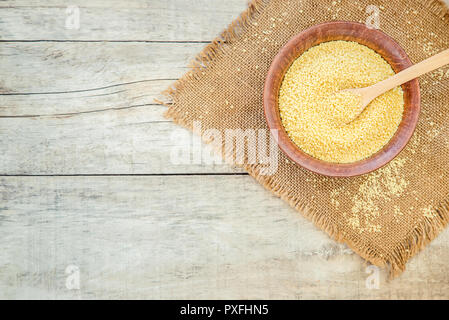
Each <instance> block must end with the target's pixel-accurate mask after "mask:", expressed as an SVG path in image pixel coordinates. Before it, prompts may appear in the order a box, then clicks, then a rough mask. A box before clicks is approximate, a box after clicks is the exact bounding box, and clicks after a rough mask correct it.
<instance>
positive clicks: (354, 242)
mask: <svg viewBox="0 0 449 320" xmlns="http://www.w3.org/2000/svg"><path fill="white" fill-rule="evenodd" d="M268 2H269V1H268V0H251V1H250V3H249V4H248V8H247V9H246V10H245V11H244V12H243V13H242V14H241V15H240V16H239V17H238V18H237V19H236V20H234V21H233V22H232V23H231V24H230V25H229V26H228V28H227V29H226V30H224V31H223V32H222V33H221V34H220V35H219V36H218V37H217V38H215V39H214V40H213V41H212V42H211V43H210V44H208V45H207V46H206V47H205V48H204V49H203V50H202V51H201V52H200V53H199V54H198V55H197V56H196V57H195V58H194V59H193V61H192V62H191V63H190V64H189V68H190V70H189V71H188V72H187V73H186V74H185V75H184V76H183V77H181V78H180V79H179V80H177V81H176V82H175V83H174V84H173V85H172V86H170V87H169V88H168V89H166V90H165V91H163V92H162V94H163V95H164V96H165V97H167V98H168V99H169V100H170V101H171V102H162V101H159V100H155V101H156V103H158V104H161V105H164V106H166V107H168V110H167V111H166V112H165V113H164V116H165V117H166V118H168V119H172V120H173V121H174V122H175V123H176V124H178V125H181V126H183V127H185V128H187V129H190V130H193V125H192V124H191V123H189V121H187V119H186V116H185V115H184V113H183V112H182V111H181V110H180V108H179V107H178V106H177V105H176V103H174V101H175V100H176V99H175V97H176V95H177V92H178V90H181V89H182V88H184V86H185V83H186V82H187V81H189V80H194V79H199V78H200V77H201V72H202V70H203V69H205V68H207V67H208V65H209V64H210V63H212V62H213V61H214V58H215V57H216V56H217V55H219V54H222V53H223V50H222V48H223V46H225V45H230V44H232V43H233V42H234V41H236V40H238V37H239V34H240V32H242V31H245V30H246V28H247V27H248V26H249V25H250V24H251V23H253V22H254V19H255V17H257V15H258V14H259V13H260V12H262V11H263V9H264V7H265V6H266V5H267V4H268ZM425 6H426V7H427V8H428V9H429V10H430V11H431V12H433V13H434V14H435V15H437V16H438V17H439V18H441V19H443V20H446V19H449V9H448V8H447V7H446V5H445V4H444V3H443V2H442V1H441V0H428V1H426V2H425ZM203 140H204V139H203ZM204 142H205V143H210V141H205V140H204ZM214 148H215V149H216V150H217V151H218V152H220V153H221V154H222V157H223V158H224V159H233V152H234V150H232V149H226V148H225V145H224V144H222V145H221V146H217V145H214ZM232 165H235V164H232ZM238 166H239V167H241V168H243V169H244V170H246V171H247V172H248V173H249V175H250V176H252V177H253V178H255V179H256V180H257V181H258V182H259V183H260V184H262V185H263V186H264V187H265V188H266V189H267V190H270V191H271V192H272V193H274V194H275V195H276V196H278V197H280V198H281V199H283V200H284V201H287V202H288V203H289V205H290V206H291V207H293V208H295V209H296V210H298V211H299V212H300V213H301V214H302V215H303V216H305V217H306V218H308V219H309V220H311V221H312V222H313V223H314V224H315V225H316V226H317V227H319V228H320V229H322V230H324V231H325V232H326V233H327V234H328V235H329V236H330V237H331V238H333V239H334V240H336V241H338V242H341V243H345V244H346V245H348V247H350V248H351V249H352V250H353V251H354V252H356V253H357V254H358V255H360V256H361V257H362V258H364V259H365V260H367V261H369V262H370V263H372V264H374V265H376V266H379V267H389V269H390V277H391V278H394V277H396V276H398V275H400V274H401V273H402V272H403V271H404V270H405V268H406V263H407V261H408V260H409V259H410V258H411V257H413V256H414V255H416V254H417V253H418V252H419V251H421V250H422V249H423V248H424V247H425V246H426V245H427V244H429V243H430V242H431V241H432V240H433V239H435V238H436V237H437V236H438V234H439V233H440V232H441V231H442V230H444V228H445V227H446V226H447V225H448V224H449V194H448V195H447V196H446V198H445V200H444V201H442V203H440V204H439V206H438V207H437V208H435V210H434V212H433V213H434V217H433V218H427V217H423V219H422V220H421V221H420V223H418V224H417V225H416V227H415V228H414V229H413V230H412V231H411V232H410V233H409V235H408V236H407V237H406V238H405V239H404V240H403V241H401V242H400V243H399V244H398V245H397V246H396V247H395V248H394V249H393V250H392V251H390V252H388V253H384V254H379V252H378V251H377V250H374V249H372V248H370V247H369V246H367V245H366V243H363V241H361V240H360V239H354V238H353V237H348V236H347V235H343V234H342V233H341V232H340V230H339V229H338V227H337V226H336V225H334V224H333V223H332V221H331V219H329V217H328V216H327V215H326V214H325V213H324V212H319V211H316V210H312V209H311V208H310V207H309V206H308V205H307V203H306V202H305V201H304V200H302V199H298V198H297V197H296V196H295V195H293V194H292V193H291V192H290V191H289V190H288V189H286V188H284V187H283V186H282V185H280V184H279V183H277V182H276V181H273V179H272V178H271V177H267V176H263V175H260V173H259V172H258V168H257V166H256V165H248V164H246V165H238Z"/></svg>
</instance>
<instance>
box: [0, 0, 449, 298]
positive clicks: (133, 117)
mask: <svg viewBox="0 0 449 320" xmlns="http://www.w3.org/2000/svg"><path fill="white" fill-rule="evenodd" d="M71 4H73V5H78V6H79V7H80V13H81V20H80V22H81V24H80V29H79V30H67V29H65V28H64V21H65V19H66V16H67V14H66V13H65V10H66V8H67V3H66V1H61V0H49V1H46V2H45V5H37V4H36V2H35V1H29V0H14V1H2V2H1V3H0V10H1V15H0V22H1V23H0V39H1V42H2V43H0V57H1V58H0V141H1V143H0V146H1V147H0V148H1V149H0V168H1V169H0V175H3V176H2V177H0V199H1V201H0V234H1V235H2V238H1V239H2V241H1V244H0V298H8V299H14V298H16V299H19V298H35V299H42V298H49V299H63V298H74V299H78V298H88V299H93V298H103V299H107V298H117V299H118V298H153V299H158V298H167V299H181V298H209V299H214V298H217V299H219V298H292V299H304V298H329V299H332V298H355V299H359V298H373V299H377V298H386V299H388V298H448V297H449V265H448V262H449V256H448V252H449V250H448V243H449V241H448V240H449V233H448V231H447V230H446V231H445V232H443V233H442V234H441V236H440V237H439V238H437V239H436V240H435V241H433V242H432V244H431V245H430V246H429V247H428V248H427V249H426V250H425V251H423V252H422V253H421V254H419V255H418V256H416V257H415V258H414V259H413V260H412V261H411V262H410V263H409V264H408V270H407V272H405V273H404V274H403V275H402V276H401V277H400V278H398V279H396V280H394V281H393V282H388V281H387V280H386V275H387V274H386V272H384V271H381V272H380V277H381V283H380V288H379V289H377V290H376V289H373V290H370V289H367V287H366V284H365V281H366V279H367V277H368V276H369V274H367V273H366V265H365V264H364V262H363V261H362V259H361V258H359V257H358V256H357V255H355V254H354V253H353V252H352V251H351V250H348V249H347V248H346V247H345V246H342V245H339V244H337V243H335V242H334V241H332V240H331V239H329V238H328V237H327V236H326V235H325V234H324V233H323V232H322V231H320V230H318V229H316V228H315V227H314V226H313V225H312V224H311V223H310V222H308V221H307V220H305V219H304V218H303V217H301V216H300V215H299V214H298V213H297V212H295V211H294V210H293V209H291V208H290V207H289V206H288V205H287V204H285V203H284V202H282V201H281V200H279V199H277V198H275V197H274V196H272V195H271V194H270V193H269V192H267V191H265V190H264V189H263V188H262V187H260V185H258V184H257V183H256V182H254V181H253V179H252V178H250V177H248V176H246V175H242V174H241V171H239V170H233V169H232V168H230V167H228V166H226V165H215V166H213V165H212V166H207V165H176V166H175V165H172V164H171V163H170V161H167V159H169V156H170V152H171V150H173V147H176V146H185V145H186V143H188V141H189V139H191V135H190V133H188V132H187V131H185V130H183V129H179V128H178V127H177V126H175V125H173V124H172V123H169V122H167V121H166V120H165V119H164V118H163V117H162V112H163V111H164V108H161V107H157V106H155V105H152V104H153V102H152V101H153V98H154V97H158V92H160V90H161V89H164V88H165V87H166V86H167V85H169V84H170V83H171V82H172V80H173V79H176V78H178V77H179V76H180V75H181V74H183V73H184V71H185V70H186V64H187V61H188V60H189V59H190V58H191V57H193V56H194V54H195V53H196V52H198V51H199V50H201V48H202V47H203V46H204V45H205V43H204V42H207V41H209V40H211V39H212V38H213V37H215V36H216V35H217V34H218V33H219V32H220V31H221V30H223V29H224V28H225V27H226V26H227V25H228V24H229V23H230V22H231V21H232V19H233V18H235V17H236V16H237V15H238V14H239V13H240V12H241V11H242V10H243V9H244V8H245V6H246V0H230V1H220V0H196V1H183V0H166V1H162V0H151V1H148V2H143V1H137V0H131V1H122V0H90V1H88V2H86V1H71ZM37 40H39V41H37ZM103 40H105V41H103ZM36 93H38V94H36ZM37 115H41V116H37ZM176 129H178V130H181V131H180V132H184V133H185V135H183V134H180V135H178V136H177V137H176V138H175V139H173V138H172V136H171V133H172V132H173V130H176ZM234 173H237V174H234ZM103 174H104V175H107V176H97V175H103ZM117 174H120V175H119V176H117ZM142 174H149V175H150V176H139V175H142ZM229 174H231V175H229ZM4 175H32V176H4ZM33 175H43V176H33ZM50 175H70V176H50ZM77 175H86V176H77ZM130 175H138V176H130ZM69 265H75V266H77V267H79V270H80V289H79V290H69V289H67V287H66V285H65V281H66V279H67V276H68V275H67V274H66V273H65V270H66V268H67V266H69Z"/></svg>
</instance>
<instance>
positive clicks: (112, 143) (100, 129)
mask: <svg viewBox="0 0 449 320" xmlns="http://www.w3.org/2000/svg"><path fill="white" fill-rule="evenodd" d="M154 108H158V111H155V110H154ZM163 109H164V108H162V107H160V106H143V107H134V108H128V109H122V110H111V111H104V112H98V113H97V112H94V113H85V114H80V115H75V116H64V117H43V118H27V117H25V118H0V140H1V142H2V143H1V144H0V174H7V175H22V174H25V175H36V174H40V175H67V174H174V173H178V174H183V173H232V172H242V170H241V169H233V168H232V167H230V166H229V165H227V164H224V163H218V164H217V163H216V162H214V163H209V162H207V161H201V162H197V161H195V160H194V158H193V154H194V151H193V150H200V152H210V149H207V147H206V146H204V145H203V147H204V148H201V149H194V146H197V145H200V146H201V143H200V139H199V137H197V136H193V135H192V134H191V133H190V132H189V131H187V130H186V129H183V128H181V127H179V126H177V125H175V124H174V123H172V122H167V121H156V122H155V121H153V120H151V119H152V118H153V117H154V115H155V114H157V113H162V111H163ZM159 116H160V117H161V118H162V115H159ZM195 152H196V151H195ZM178 155H180V157H178Z"/></svg>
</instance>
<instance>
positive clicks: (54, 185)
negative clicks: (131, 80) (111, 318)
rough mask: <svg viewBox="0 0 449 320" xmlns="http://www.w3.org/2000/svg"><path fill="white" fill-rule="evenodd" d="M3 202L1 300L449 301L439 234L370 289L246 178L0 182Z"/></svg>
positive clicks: (351, 262)
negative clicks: (73, 283) (70, 269)
mask: <svg viewBox="0 0 449 320" xmlns="http://www.w3.org/2000/svg"><path fill="white" fill-rule="evenodd" d="M192 186H195V187H194V188H192ZM0 196H1V198H2V205H1V209H0V233H1V234H2V241H1V243H0V270H1V272H0V297H1V298H70V297H71V298H77V297H82V298H106V299H108V298H178V299H180V298H181V299H182V298H212V299H214V298H237V299H238V298H243V299H247V298H272V299H277V298H331V299H333V298H356V299H358V298H448V297H449V266H448V265H447V263H445V262H446V261H448V259H449V250H448V249H449V247H448V244H449V241H448V240H449V232H447V230H446V232H444V233H443V234H442V235H441V236H440V237H439V238H438V239H436V240H435V241H434V242H433V243H432V244H431V248H429V249H428V250H425V251H424V252H423V253H421V254H420V255H419V256H417V257H416V258H415V259H413V260H412V261H411V263H410V264H409V266H408V270H407V272H406V273H405V274H403V275H402V276H401V277H400V278H398V279H396V280H394V281H392V282H389V283H387V282H386V280H385V279H386V273H385V272H384V271H381V272H380V279H381V280H380V288H379V289H378V290H370V289H367V287H366V285H365V281H366V278H367V277H368V275H367V274H366V273H365V271H366V270H365V268H366V266H365V264H364V262H363V261H362V259H361V258H359V257H358V256H357V255H356V254H354V253H352V251H351V250H349V249H347V248H345V246H343V245H338V244H336V243H335V242H334V241H333V240H331V239H330V238H328V237H327V236H326V235H325V234H324V233H323V232H321V231H320V230H318V229H316V228H315V227H314V226H313V225H312V224H311V223H310V222H308V221H307V220H306V219H304V218H303V217H301V216H300V215H299V214H298V213H296V212H295V211H294V210H293V209H291V208H289V207H288V205H287V204H285V203H284V202H283V201H281V200H279V199H277V198H275V197H274V196H272V195H270V193H269V192H268V191H265V190H263V188H260V186H259V185H258V184H257V183H256V182H255V181H253V179H251V178H250V177H248V176H189V177H4V178H1V179H0ZM69 265H75V266H77V267H78V268H79V270H80V290H73V291H71V290H68V289H67V288H66V286H65V281H66V277H67V275H66V274H65V270H66V268H67V266H69Z"/></svg>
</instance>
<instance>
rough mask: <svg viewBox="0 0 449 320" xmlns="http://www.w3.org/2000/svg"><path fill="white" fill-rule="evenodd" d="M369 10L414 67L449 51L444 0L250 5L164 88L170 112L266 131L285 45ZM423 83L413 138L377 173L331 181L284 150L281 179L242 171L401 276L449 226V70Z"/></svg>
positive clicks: (209, 123)
mask: <svg viewBox="0 0 449 320" xmlns="http://www.w3.org/2000/svg"><path fill="white" fill-rule="evenodd" d="M370 5H375V6H377V7H378V8H379V10H380V17H379V18H380V29H381V30H382V31H384V32H386V33H387V34H389V35H390V36H392V37H393V38H394V39H396V41H398V42H399V44H400V45H401V46H402V47H403V48H404V49H405V50H406V51H407V53H408V54H409V56H410V58H411V59H412V61H413V62H418V61H421V60H423V59H425V58H427V57H429V56H431V55H433V54H436V53H438V52H439V51H441V50H443V49H446V48H449V12H448V10H447V9H446V8H445V7H444V5H443V4H442V3H441V2H439V1H437V0H431V1H423V0H408V1H390V0H387V1H377V0H367V1H365V0H358V1H352V0H351V1H343V0H341V1H332V0H329V1H323V0H321V1H316V0H302V1H301V0H291V1H286V0H273V1H264V0H262V1H260V0H257V1H252V2H251V3H250V4H249V7H248V9H247V10H246V11H245V12H244V13H242V15H241V16H240V17H239V18H238V19H237V20H235V21H234V22H232V24H231V25H230V26H229V27H228V29H226V30H225V31H223V33H222V34H221V35H219V36H218V37H217V38H216V39H215V40H214V41H213V42H212V43H211V44H209V45H208V46H207V47H206V48H205V49H204V50H203V51H202V52H201V53H200V54H199V55H198V56H197V57H196V59H195V61H193V62H192V65H191V70H190V71H189V72H188V73H187V74H186V75H185V76H184V77H183V78H182V79H180V80H179V81H177V82H176V83H175V84H174V85H173V86H172V87H171V88H169V89H168V90H167V91H165V94H166V95H167V96H168V97H169V98H170V102H169V103H166V105H167V106H168V107H169V109H168V110H167V113H166V116H167V117H168V118H171V119H173V120H174V121H175V122H176V123H178V124H180V125H183V126H185V127H188V128H192V126H193V122H194V121H201V126H202V130H206V129H211V128H214V129H218V130H220V131H222V132H224V130H225V129H238V128H241V129H266V128H267V126H266V123H265V119H264V115H263V107H262V89H263V85H264V80H265V75H266V73H267V71H268V68H269V66H270V63H271V61H272V60H273V58H274V56H275V55H276V54H277V52H278V51H279V49H280V48H281V47H282V46H283V45H284V44H285V43H286V42H287V41H288V40H289V39H290V38H291V37H293V36H294V35H295V34H297V33H299V32H300V31H302V30H304V29H306V28H308V27H310V26H312V25H315V24H318V23H322V22H326V21H332V20H345V21H355V22H362V23H365V22H366V21H367V19H369V18H368V17H369V16H370V15H372V11H368V12H367V7H368V6H370ZM420 82H421V90H422V91H421V93H422V113H421V118H420V121H419V124H418V127H417V130H416V133H415V135H414V136H413V138H412V140H411V141H410V142H409V144H408V146H407V147H406V148H405V150H404V151H402V152H401V153H400V155H399V156H398V157H397V158H396V159H395V160H394V161H392V162H391V163H390V164H388V165H387V166H385V167H383V168H381V169H380V170H378V171H376V172H374V173H371V174H367V175H364V176H361V177H356V178H328V177H324V176H320V175H317V174H314V173H311V172H309V171H307V170H305V169H302V168H300V167H299V166H297V165H295V164H294V163H291V162H290V161H288V160H287V158H286V157H285V156H284V155H283V154H282V152H279V168H278V170H277V172H276V173H275V174H274V175H271V176H264V175H261V174H259V173H260V168H261V167H262V165H258V164H247V163H246V164H243V167H244V168H245V170H247V171H248V173H249V174H250V175H251V176H253V177H254V178H255V179H257V181H259V182H260V183H261V184H262V185H264V186H265V187H266V188H267V189H269V190H271V191H273V192H274V193H275V194H276V195H278V196H280V197H281V198H282V199H284V200H286V201H288V202H289V203H290V204H291V206H293V207H294V208H296V209H297V210H298V211H300V212H301V213H302V214H303V215H305V216H306V217H308V218H310V219H311V220H313V221H314V222H315V224H316V225H317V226H318V227H320V228H322V229H323V230H325V231H326V232H327V233H328V234H329V235H330V236H331V237H333V238H334V239H336V240H337V241H341V242H344V243H346V244H347V245H348V246H350V247H351V248H352V249H353V250H354V251H355V252H357V253H358V254H359V255H361V256H362V257H363V258H365V259H367V260H368V261H370V262H371V263H373V264H376V265H378V266H389V267H390V269H391V274H392V275H393V276H394V275H397V274H399V273H400V272H402V271H403V270H404V269H405V264H406V262H407V260H408V259H409V258H410V257H412V256H413V255H415V254H416V253H417V252H418V251H419V250H420V249H422V248H423V247H424V246H425V245H426V244H428V243H429V242H430V241H431V240H432V239H434V238H435V237H436V236H437V235H438V233H439V232H440V231H442V230H443V229H444V227H445V226H446V225H447V223H448V221H449V201H448V200H449V174H448V172H449V69H448V67H446V68H443V69H440V70H438V71H435V72H433V73H431V74H428V75H426V76H423V77H422V78H421V81H420ZM219 147H220V146H219ZM223 149H224V148H222V150H221V151H222V153H223V155H225V156H227V157H228V158H229V157H232V156H233V153H234V150H233V149H228V150H223ZM273 214H276V213H273Z"/></svg>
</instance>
